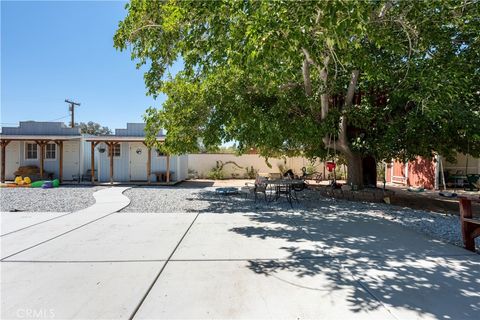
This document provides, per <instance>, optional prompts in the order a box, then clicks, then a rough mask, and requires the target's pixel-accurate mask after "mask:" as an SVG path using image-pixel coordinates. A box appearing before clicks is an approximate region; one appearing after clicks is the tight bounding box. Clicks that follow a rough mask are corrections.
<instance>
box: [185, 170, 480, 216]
mask: <svg viewBox="0 0 480 320" xmlns="http://www.w3.org/2000/svg"><path fill="white" fill-rule="evenodd" d="M253 182H254V180H246V179H225V180H207V179H197V180H189V181H186V182H183V183H182V185H183V186H187V187H188V186H191V187H197V188H198V187H227V186H228V187H242V186H244V185H245V183H253ZM327 183H328V182H327V181H324V182H322V183H320V184H316V183H315V182H314V181H309V184H312V185H313V186H315V185H325V184H327ZM339 183H341V181H339ZM378 187H379V188H383V184H379V185H378ZM386 189H388V190H392V191H394V192H395V196H394V197H392V199H391V204H393V205H396V206H400V207H407V208H412V209H418V210H427V211H434V212H443V213H449V214H457V215H458V214H459V208H458V199H456V198H445V197H442V196H440V195H439V192H438V191H431V190H426V191H424V192H410V191H408V188H405V187H400V186H395V185H387V186H386ZM448 191H450V192H453V191H455V192H456V193H457V194H459V195H468V196H473V197H475V196H476V197H478V196H479V195H480V192H478V191H477V192H469V191H464V190H448ZM473 214H474V216H476V217H480V204H478V203H477V204H473Z"/></svg>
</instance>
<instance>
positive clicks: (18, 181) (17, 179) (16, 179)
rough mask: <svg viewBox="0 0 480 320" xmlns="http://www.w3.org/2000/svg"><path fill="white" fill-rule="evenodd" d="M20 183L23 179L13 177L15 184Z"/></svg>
mask: <svg viewBox="0 0 480 320" xmlns="http://www.w3.org/2000/svg"><path fill="white" fill-rule="evenodd" d="M20 182H23V178H22V177H21V176H18V177H15V183H16V184H20Z"/></svg>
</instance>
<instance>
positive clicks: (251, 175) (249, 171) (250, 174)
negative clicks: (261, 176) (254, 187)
mask: <svg viewBox="0 0 480 320" xmlns="http://www.w3.org/2000/svg"><path fill="white" fill-rule="evenodd" d="M245 171H246V172H245V177H246V178H248V179H255V178H256V177H257V173H258V170H257V169H254V168H253V166H250V168H248V167H246V168H245Z"/></svg>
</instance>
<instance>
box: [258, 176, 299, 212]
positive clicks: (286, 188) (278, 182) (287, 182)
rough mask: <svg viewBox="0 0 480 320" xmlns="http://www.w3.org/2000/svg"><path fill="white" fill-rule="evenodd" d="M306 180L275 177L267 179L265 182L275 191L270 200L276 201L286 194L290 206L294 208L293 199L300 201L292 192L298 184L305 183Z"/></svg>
mask: <svg viewBox="0 0 480 320" xmlns="http://www.w3.org/2000/svg"><path fill="white" fill-rule="evenodd" d="M304 183H305V182H304V181H303V180H300V179H273V180H267V181H265V184H266V185H267V189H268V186H269V185H270V186H272V187H273V190H274V191H275V192H274V196H273V197H272V198H270V201H276V200H278V199H280V197H281V196H282V195H284V196H285V198H286V199H287V201H288V203H290V206H291V207H292V208H293V200H295V201H297V202H298V198H297V197H296V196H295V195H293V194H292V191H293V190H294V187H295V186H296V185H303V184H304Z"/></svg>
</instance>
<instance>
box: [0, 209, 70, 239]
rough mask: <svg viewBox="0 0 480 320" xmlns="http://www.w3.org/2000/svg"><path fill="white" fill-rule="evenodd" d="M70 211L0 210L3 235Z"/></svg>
mask: <svg viewBox="0 0 480 320" xmlns="http://www.w3.org/2000/svg"><path fill="white" fill-rule="evenodd" d="M68 213H69V212H0V225H1V235H2V236H3V235H5V234H7V233H10V232H14V231H17V230H20V229H23V228H27V227H28V226H31V225H35V224H38V223H42V222H45V221H48V220H50V219H54V218H58V217H61V216H63V215H66V214H68Z"/></svg>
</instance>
